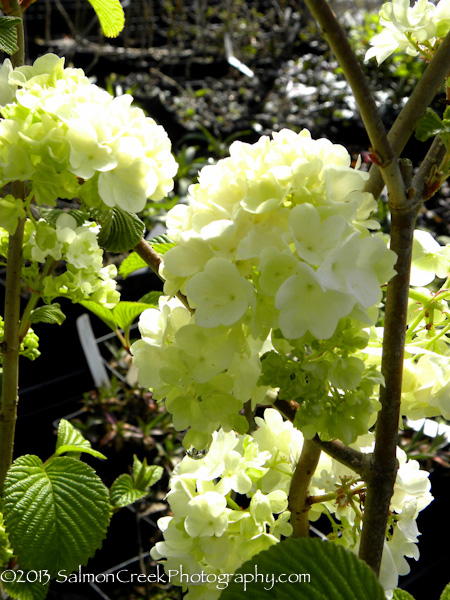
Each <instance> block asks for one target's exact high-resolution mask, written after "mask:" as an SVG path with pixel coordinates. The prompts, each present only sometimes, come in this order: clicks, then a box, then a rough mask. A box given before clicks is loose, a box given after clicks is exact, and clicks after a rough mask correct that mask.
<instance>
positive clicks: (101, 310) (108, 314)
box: [80, 300, 117, 331]
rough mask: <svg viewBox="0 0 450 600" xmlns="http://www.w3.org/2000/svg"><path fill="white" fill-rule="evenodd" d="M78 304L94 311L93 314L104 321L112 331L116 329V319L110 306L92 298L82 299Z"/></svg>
mask: <svg viewBox="0 0 450 600" xmlns="http://www.w3.org/2000/svg"><path fill="white" fill-rule="evenodd" d="M80 304H81V306H84V308H87V309H88V310H90V311H91V312H92V313H94V315H96V316H97V317H98V318H99V319H101V320H102V321H103V322H104V323H106V324H107V325H108V327H110V328H111V329H112V330H113V331H116V328H117V327H116V321H115V319H114V315H113V311H112V310H111V309H110V308H106V307H105V306H102V305H101V304H98V303H97V302H93V301H92V300H82V301H81V302H80Z"/></svg>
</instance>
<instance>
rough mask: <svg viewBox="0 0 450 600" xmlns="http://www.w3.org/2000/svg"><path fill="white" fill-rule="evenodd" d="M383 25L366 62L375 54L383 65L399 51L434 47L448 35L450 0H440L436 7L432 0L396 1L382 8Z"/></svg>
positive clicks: (367, 55)
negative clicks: (429, 0)
mask: <svg viewBox="0 0 450 600" xmlns="http://www.w3.org/2000/svg"><path fill="white" fill-rule="evenodd" d="M380 24H381V25H383V27H384V29H383V31H382V32H381V33H379V34H378V35H375V36H374V37H373V38H372V39H371V41H370V45H371V46H372V47H371V48H370V49H369V50H368V51H367V53H366V57H365V60H366V61H368V60H370V59H371V58H373V57H375V58H376V59H377V62H378V64H381V63H382V62H383V61H385V60H386V58H388V57H389V56H391V54H393V53H394V52H396V51H400V52H405V51H406V52H407V54H409V55H410V56H417V55H418V54H419V53H420V52H423V51H426V50H431V49H434V46H435V43H436V40H437V39H440V38H443V37H445V36H446V35H447V33H448V31H449V30H450V2H449V1H448V0H440V2H439V3H438V5H437V6H435V4H433V3H432V2H428V0H417V2H415V3H414V5H413V6H410V3H409V0H392V2H386V3H385V4H383V6H382V7H381V10H380Z"/></svg>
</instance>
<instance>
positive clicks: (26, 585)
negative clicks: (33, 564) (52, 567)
mask: <svg viewBox="0 0 450 600" xmlns="http://www.w3.org/2000/svg"><path fill="white" fill-rule="evenodd" d="M44 575H45V574H44V572H37V571H31V572H29V573H27V571H24V572H23V575H22V576H21V577H20V579H21V580H20V581H17V580H16V581H9V582H6V581H2V586H3V589H4V590H5V592H6V593H7V594H8V596H9V597H11V598H17V600H44V598H45V597H46V596H47V593H48V588H49V583H46V582H45V580H46V579H47V577H44ZM35 576H36V577H42V578H43V579H42V583H39V581H33V580H32V578H33V577H35ZM27 578H30V579H31V581H27ZM17 579H19V574H17Z"/></svg>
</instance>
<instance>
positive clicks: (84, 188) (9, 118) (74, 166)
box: [0, 54, 177, 212]
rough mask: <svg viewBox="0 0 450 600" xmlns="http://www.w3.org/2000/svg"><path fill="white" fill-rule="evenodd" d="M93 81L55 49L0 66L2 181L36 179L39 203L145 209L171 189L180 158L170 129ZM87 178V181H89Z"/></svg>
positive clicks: (126, 98)
mask: <svg viewBox="0 0 450 600" xmlns="http://www.w3.org/2000/svg"><path fill="white" fill-rule="evenodd" d="M132 100H133V98H132V97H131V96H130V95H128V94H125V95H123V96H120V97H117V98H113V97H112V96H111V95H110V94H108V93H107V92H106V91H104V90H102V89H100V88H99V87H97V86H96V85H94V84H91V83H90V82H89V80H88V78H87V77H86V76H85V75H84V73H83V71H82V70H81V69H72V68H64V59H63V58H59V57H58V56H56V55H54V54H46V55H44V56H42V57H41V58H38V59H37V60H36V61H35V62H34V64H33V66H24V67H18V68H16V69H12V68H11V64H10V62H9V60H8V59H7V60H6V61H5V62H4V63H3V66H2V67H1V69H0V102H1V103H2V104H3V108H2V109H1V111H0V112H1V114H2V116H3V117H5V118H4V120H2V121H0V137H1V139H2V144H1V145H0V184H1V185H4V184H5V183H8V182H10V181H15V180H20V181H24V180H29V181H30V185H31V188H32V191H33V194H34V199H35V201H36V202H37V203H45V204H49V205H52V204H54V203H55V201H56V199H57V198H58V197H59V198H74V197H81V198H82V199H83V200H84V201H85V202H86V204H88V205H90V206H104V205H106V207H110V208H112V207H119V208H122V209H123V210H125V211H129V212H140V211H142V210H143V208H144V207H145V204H146V202H147V199H148V198H150V199H152V200H161V199H162V198H163V197H164V196H165V195H166V194H167V193H168V192H169V191H170V190H171V189H172V188H173V177H174V175H175V173H176V171H177V164H176V162H175V159H174V158H173V156H172V154H171V152H170V150H171V144H170V141H169V138H168V136H167V134H166V132H165V131H164V129H163V128H162V127H160V126H158V125H157V124H156V123H155V121H153V119H150V118H148V117H146V116H145V115H144V112H143V111H142V110H141V109H140V108H135V107H132V106H131V102H132ZM83 183H84V185H83Z"/></svg>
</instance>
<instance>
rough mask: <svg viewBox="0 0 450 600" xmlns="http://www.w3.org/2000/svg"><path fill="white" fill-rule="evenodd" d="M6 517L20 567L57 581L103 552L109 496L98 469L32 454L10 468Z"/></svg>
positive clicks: (5, 504) (4, 504)
mask: <svg viewBox="0 0 450 600" xmlns="http://www.w3.org/2000/svg"><path fill="white" fill-rule="evenodd" d="M3 516H4V519H5V528H6V531H7V533H8V535H9V539H10V541H11V544H12V546H13V548H14V551H15V552H16V553H17V556H18V562H19V563H20V565H21V566H22V567H23V568H26V569H30V570H39V569H47V570H48V572H49V574H50V576H51V577H55V576H56V575H57V573H58V571H59V570H62V569H66V570H67V571H68V572H72V571H73V570H75V569H77V568H78V567H79V566H80V565H81V566H84V565H86V563H87V561H88V560H89V558H91V556H93V554H94V553H95V551H96V550H97V549H98V548H100V546H101V543H102V540H103V539H104V537H105V535H106V529H107V527H108V524H109V520H110V505H109V494H108V490H107V488H106V487H105V486H104V485H103V483H102V481H101V479H100V478H99V477H98V476H97V474H96V473H95V471H94V470H93V469H92V468H91V467H90V466H89V465H87V464H85V463H83V462H81V461H79V460H76V459H75V458H71V457H69V456H57V457H55V458H51V459H50V460H48V461H47V462H46V463H45V464H43V463H42V461H41V459H40V458H38V457H37V456H32V455H29V454H28V455H25V456H21V457H20V458H18V459H17V460H15V461H14V463H13V464H12V465H11V467H10V468H9V470H8V473H7V476H6V479H5V487H4V495H3Z"/></svg>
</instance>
